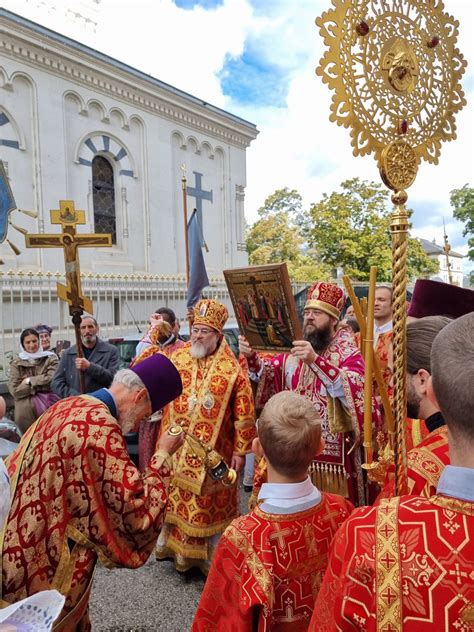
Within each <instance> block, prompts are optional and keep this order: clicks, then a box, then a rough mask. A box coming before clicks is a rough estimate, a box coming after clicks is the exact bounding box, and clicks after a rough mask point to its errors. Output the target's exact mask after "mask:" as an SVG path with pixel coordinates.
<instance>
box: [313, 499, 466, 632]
mask: <svg viewBox="0 0 474 632" xmlns="http://www.w3.org/2000/svg"><path fill="white" fill-rule="evenodd" d="M473 621H474V503H473V502H467V501H464V500H459V499H457V498H452V497H448V496H442V495H436V496H432V497H431V498H428V499H425V498H420V497H418V496H404V497H402V498H392V499H391V500H383V501H382V503H381V504H380V505H379V506H378V507H363V508H361V509H357V510H356V511H354V512H353V514H352V516H351V517H350V518H349V520H347V522H346V523H345V524H344V525H343V527H342V528H341V529H340V530H339V531H338V533H337V535H336V537H335V538H334V544H333V549H332V551H331V556H330V559H329V565H328V570H327V571H326V575H325V576H324V581H323V584H322V586H321V590H320V592H319V596H318V599H317V601H316V605H315V608H314V614H313V618H312V620H311V626H310V630H311V631H313V632H314V631H317V632H333V631H336V630H337V631H340V630H344V631H345V630H360V631H362V630H364V632H375V631H376V632H395V631H397V632H399V631H402V630H403V632H413V631H414V632H425V631H426V632H441V631H443V630H444V631H445V632H448V631H449V632H451V631H457V632H470V631H471V630H473Z"/></svg>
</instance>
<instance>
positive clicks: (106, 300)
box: [0, 270, 308, 380]
mask: <svg viewBox="0 0 474 632" xmlns="http://www.w3.org/2000/svg"><path fill="white" fill-rule="evenodd" d="M81 280H82V287H83V290H84V293H85V295H86V296H88V297H89V298H90V299H91V300H92V302H93V305H94V316H95V318H96V319H97V321H98V322H99V324H100V332H99V335H100V337H101V338H103V339H105V340H107V339H108V338H111V337H119V336H123V335H127V334H131V333H139V331H138V330H141V331H145V330H146V326H147V321H148V317H149V316H150V314H151V313H153V312H154V310H155V309H156V308H158V307H163V306H167V307H171V308H172V309H173V310H174V311H175V313H176V315H177V316H178V318H179V319H184V318H185V316H186V281H185V278H184V276H183V275H176V276H164V275H146V274H143V275H140V274H134V275H127V274H125V275H117V274H83V275H82V277H81ZM57 282H59V283H64V282H65V279H64V274H62V273H59V272H56V273H54V272H23V271H13V270H10V271H3V270H0V294H1V299H2V309H1V313H0V380H5V379H8V366H9V363H10V361H11V360H12V358H13V357H14V356H16V354H17V353H18V350H19V343H20V333H21V332H22V330H23V329H25V328H26V327H32V326H34V325H36V324H38V323H45V324H47V325H49V326H51V327H53V334H52V342H53V344H55V343H56V341H58V340H69V341H71V344H73V343H74V331H73V328H72V324H71V318H70V316H69V310H68V307H67V305H66V304H65V303H64V302H63V301H59V300H58V299H57V295H56V283H57ZM210 283H211V285H210V286H209V287H208V288H206V289H205V292H204V295H205V296H208V297H212V298H216V299H217V300H219V301H221V302H223V303H224V304H225V305H226V306H227V307H228V309H229V314H230V318H231V319H233V318H234V313H233V309H232V304H231V301H230V298H229V292H228V290H227V286H226V284H225V281H224V279H223V278H212V279H210ZM306 285H308V284H306V283H296V284H294V288H293V290H294V292H295V293H296V292H298V291H299V290H300V289H301V288H303V287H305V286H306Z"/></svg>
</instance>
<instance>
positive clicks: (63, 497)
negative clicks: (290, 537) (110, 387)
mask: <svg viewBox="0 0 474 632" xmlns="http://www.w3.org/2000/svg"><path fill="white" fill-rule="evenodd" d="M170 467H171V459H170V457H169V455H168V454H167V453H165V452H161V453H160V452H157V453H156V454H155V456H154V457H153V458H152V459H151V461H150V463H149V467H148V469H147V470H146V471H145V473H144V474H143V475H141V474H140V472H139V471H138V470H137V468H136V467H135V466H134V464H133V463H132V461H130V458H129V456H128V453H127V446H126V444H125V440H124V437H123V434H122V431H121V430H120V427H119V425H118V423H117V421H116V420H115V418H114V417H112V415H111V414H110V412H109V409H108V408H107V406H106V405H105V404H103V403H102V402H101V401H99V400H98V399H95V398H94V397H90V396H87V395H83V396H79V397H69V398H67V399H63V400H61V401H60V402H58V403H57V404H55V405H54V406H52V407H51V408H50V409H49V410H47V411H46V412H45V413H44V415H42V417H40V418H39V420H38V421H37V422H36V424H33V426H31V428H30V429H29V431H28V432H27V433H26V434H25V436H24V437H23V439H22V441H21V443H20V446H19V448H18V449H17V450H16V451H15V452H14V453H13V454H12V456H11V457H10V461H9V463H8V472H9V475H10V478H11V484H12V504H11V509H10V513H9V515H8V518H7V521H6V523H5V530H4V534H3V535H4V539H3V546H2V541H1V538H0V552H1V553H2V558H1V559H2V564H3V588H2V595H1V598H2V599H3V602H2V605H3V606H6V605H8V604H10V603H14V602H16V601H19V600H20V599H23V598H24V597H27V596H28V595H32V594H34V593H37V592H39V591H41V590H48V589H50V588H55V589H56V590H58V591H59V592H60V593H62V594H63V595H65V596H66V603H65V605H64V608H63V611H62V612H61V615H60V617H59V619H58V622H56V624H55V627H54V629H55V632H56V631H58V632H59V631H61V632H71V631H73V630H81V632H82V631H85V630H89V629H90V624H89V618H88V614H87V610H88V599H89V593H90V589H91V583H92V576H93V573H94V567H95V564H96V562H97V559H98V558H99V559H100V561H101V562H102V564H104V565H105V566H108V567H112V566H126V567H128V568H138V567H139V566H141V565H142V564H144V563H145V562H146V560H147V559H148V557H149V556H150V553H151V551H152V550H153V547H154V545H155V542H156V539H157V538H158V533H159V531H160V528H161V525H162V521H163V514H164V509H165V507H166V502H167V487H168V483H169V479H170Z"/></svg>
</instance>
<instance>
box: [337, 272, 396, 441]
mask: <svg viewBox="0 0 474 632" xmlns="http://www.w3.org/2000/svg"><path fill="white" fill-rule="evenodd" d="M342 280H343V281H344V286H345V288H346V291H347V295H348V296H349V298H350V301H351V303H352V306H353V307H354V315H355V317H356V320H357V324H358V325H359V328H360V337H361V340H363V338H364V337H365V320H364V316H363V314H362V309H361V307H360V304H359V299H358V298H357V296H356V294H355V292H354V288H353V287H352V283H351V280H350V279H349V277H348V276H343V277H342ZM372 368H373V372H374V378H375V382H376V384H377V389H378V392H379V395H380V399H381V400H382V406H383V410H384V415H385V422H386V424H387V430H388V432H389V436H390V441H391V442H392V441H393V436H394V434H395V422H394V420H393V412H392V406H391V404H390V398H389V396H388V392H387V387H386V385H385V382H384V379H383V376H382V371H381V370H380V364H379V359H378V358H377V356H376V355H375V353H374V355H373V365H372Z"/></svg>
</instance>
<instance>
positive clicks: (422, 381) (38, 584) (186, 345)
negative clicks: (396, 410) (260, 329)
mask: <svg viewBox="0 0 474 632" xmlns="http://www.w3.org/2000/svg"><path fill="white" fill-rule="evenodd" d="M345 308H346V298H345V295H344V292H343V291H342V290H341V289H340V288H339V287H338V286H337V285H335V284H332V283H326V282H317V283H315V284H314V285H313V286H311V287H310V289H309V291H308V296H307V301H306V305H305V308H304V320H303V339H302V340H295V341H293V343H292V347H291V351H290V352H288V353H279V354H273V355H272V354H268V353H265V354H262V353H257V352H255V351H254V350H253V349H252V348H251V347H250V345H249V343H248V341H247V340H246V339H245V338H244V337H243V336H241V337H240V339H239V344H240V356H239V358H236V357H235V355H234V354H233V352H232V350H231V349H230V347H229V345H228V344H227V342H226V339H225V337H224V335H223V328H224V325H225V323H226V320H227V318H228V312H227V308H226V307H225V306H224V305H223V304H222V303H220V302H218V301H216V300H212V299H203V300H201V301H199V302H198V304H197V305H196V306H195V308H194V310H193V314H192V316H193V322H192V326H191V328H190V340H189V341H188V342H183V341H182V340H180V339H179V334H178V332H179V323H178V322H177V319H176V316H175V314H174V313H173V312H172V310H170V309H169V308H161V309H159V310H157V312H156V313H155V314H154V315H153V316H152V318H151V320H150V329H149V331H148V332H147V334H146V336H145V337H144V338H143V340H142V341H141V342H140V344H139V346H138V347H137V355H136V357H135V359H134V360H133V362H132V364H131V365H130V368H128V369H121V370H118V364H119V357H118V352H117V349H116V347H114V346H113V345H111V344H109V343H107V342H105V341H103V340H101V339H100V338H99V337H98V329H99V328H98V324H97V322H96V320H95V319H94V318H93V317H92V316H84V317H83V319H82V322H81V344H82V353H80V354H78V353H77V349H76V348H75V346H73V347H70V348H69V349H67V350H65V351H63V353H62V355H61V358H58V357H57V355H56V354H55V353H54V352H52V351H50V350H49V348H48V344H50V341H49V343H48V340H47V339H46V338H44V339H43V334H48V336H49V337H50V334H51V331H49V332H47V331H46V332H45V331H44V330H43V331H42V328H41V327H35V328H30V329H25V330H24V331H23V332H22V334H21V352H20V354H19V357H18V359H17V360H14V361H13V362H12V366H11V373H10V376H11V377H10V384H9V388H10V392H11V394H12V396H13V397H14V399H15V421H16V423H17V424H18V427H19V428H20V430H21V432H22V434H23V436H22V439H21V442H20V443H19V445H18V448H17V449H16V450H15V451H14V452H13V453H12V454H11V455H10V457H9V458H8V460H7V463H6V465H7V472H6V473H5V472H2V471H0V483H2V481H3V484H5V481H7V483H6V484H8V485H9V487H10V498H11V504H10V505H9V506H4V507H1V509H2V511H3V514H4V515H3V516H2V515H1V513H2V512H1V511H0V521H2V520H5V524H4V528H3V530H2V531H1V532H0V533H1V535H0V550H1V560H2V592H1V594H0V599H1V602H0V606H1V607H5V606H8V605H12V604H18V603H21V602H22V600H24V599H27V598H29V597H31V596H32V595H36V594H37V593H40V592H42V591H51V590H53V591H58V592H59V593H60V594H61V595H63V596H64V603H63V604H62V610H61V612H60V614H59V617H58V619H57V620H56V623H55V628H54V629H55V630H56V629H57V630H64V631H69V630H71V631H73V630H80V631H83V630H88V629H90V622H89V617H88V602H89V594H90V589H91V583H92V576H93V572H94V567H95V565H96V563H97V562H98V561H100V562H101V563H102V564H104V565H106V566H114V565H115V566H124V567H128V568H138V567H139V566H141V565H142V564H144V563H145V561H146V560H147V559H148V557H149V556H150V554H151V553H152V552H153V551H154V554H155V557H156V559H157V560H162V559H171V560H173V562H174V565H175V567H176V569H177V571H179V572H182V573H185V572H187V571H189V570H190V569H192V568H198V569H200V571H201V572H202V573H203V574H204V575H206V576H207V580H206V583H205V587H204V590H203V593H202V596H201V600H200V602H199V605H198V608H197V611H196V614H195V618H194V622H193V624H192V629H193V631H194V632H198V631H202V632H204V631H211V630H216V631H217V630H220V631H233V630H236V631H244V630H291V631H296V632H299V631H303V630H318V631H329V630H334V631H336V630H350V629H356V630H410V629H414V628H415V626H417V628H419V629H420V630H423V629H428V628H429V629H436V630H454V629H459V630H466V632H467V631H468V630H470V629H472V622H473V620H474V606H473V604H474V541H473V539H472V536H473V535H474V533H473V532H474V460H473V456H472V455H473V454H474V420H473V419H472V416H473V412H472V411H473V410H474V399H473V398H474V389H473V388H472V384H473V383H474V292H472V291H471V290H465V289H461V288H456V287H454V286H449V285H447V284H443V283H438V282H433V281H418V282H417V284H416V286H415V290H414V293H413V297H412V301H411V303H410V306H409V311H408V320H409V322H408V325H407V335H406V339H407V367H406V391H407V427H406V434H407V446H408V448H409V451H408V455H407V468H406V479H407V485H406V486H407V490H408V494H409V495H407V496H396V493H395V483H394V480H395V474H396V472H395V471H394V470H395V466H394V464H393V459H392V462H390V459H388V461H387V462H386V463H385V469H384V470H383V479H382V480H380V481H379V484H378V485H377V484H376V483H375V482H374V481H373V480H370V479H369V477H368V476H367V470H366V469H364V467H363V463H364V452H363V449H362V443H363V441H362V431H363V423H364V382H365V378H364V359H363V355H362V353H361V350H360V347H361V341H360V335H359V334H357V332H356V330H357V327H356V326H354V324H353V323H352V322H351V321H352V320H353V318H354V317H353V315H352V314H351V313H350V310H349V313H347V312H346V314H344V311H345ZM392 342H393V341H392V292H391V288H390V287H388V286H383V287H379V288H377V291H376V297H375V323H374V354H375V357H376V358H377V361H378V363H379V365H380V368H381V372H382V375H383V380H384V383H385V387H386V389H387V392H388V395H389V397H392V395H393V386H394V385H393V344H392ZM79 356H82V357H79ZM81 371H82V372H84V374H85V384H86V392H85V393H83V394H81V393H80V381H79V372H81ZM48 394H50V399H49V401H47V399H48V398H47V397H43V400H44V403H43V405H44V406H46V407H45V409H44V410H39V409H38V410H37V409H36V407H35V397H37V396H38V395H45V396H48ZM55 400H56V401H55ZM380 401H381V398H380V392H378V389H377V386H376V385H375V382H374V385H373V394H372V404H371V407H372V411H371V412H372V423H373V430H374V432H373V436H374V437H376V436H378V439H379V441H380V440H381V439H382V440H383V439H384V440H385V444H386V445H387V442H388V440H389V436H388V433H387V427H386V419H385V416H384V414H383V411H382V409H381V405H380ZM17 406H18V409H17ZM130 432H138V436H139V443H138V457H139V461H138V467H137V466H136V465H135V464H134V462H133V460H132V459H131V458H130V450H129V448H128V447H127V444H126V441H125V435H126V434H127V433H130ZM382 442H383V441H382ZM374 450H375V453H376V455H375V458H377V450H376V447H375V445H374ZM251 452H252V453H253V454H255V461H256V463H257V465H256V467H255V471H254V472H253V471H252V470H253V467H252V466H253V461H252V460H251V459H249V458H248V457H249V454H250V453H251ZM246 459H247V472H246V474H247V479H246V481H247V482H246V484H248V483H249V482H250V483H251V487H252V488H253V493H252V497H251V500H250V507H251V509H250V511H249V512H248V513H246V514H245V515H241V516H239V509H238V487H237V485H236V484H235V480H234V479H235V476H233V473H234V472H235V473H237V474H239V473H240V472H241V471H242V470H243V469H244V465H245V462H246ZM252 475H253V480H252ZM398 475H399V474H398ZM249 477H250V478H249ZM0 526H1V525H0ZM0 613H1V609H0Z"/></svg>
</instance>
